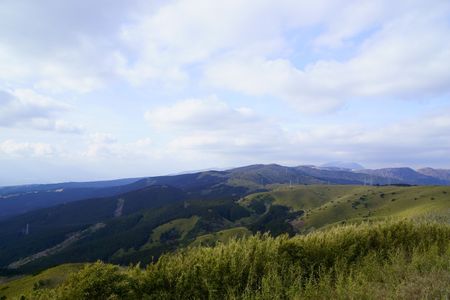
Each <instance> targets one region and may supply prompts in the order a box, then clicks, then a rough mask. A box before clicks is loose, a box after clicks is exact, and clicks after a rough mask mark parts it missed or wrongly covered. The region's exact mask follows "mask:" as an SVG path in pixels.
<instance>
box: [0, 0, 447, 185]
mask: <svg viewBox="0 0 450 300" xmlns="http://www.w3.org/2000/svg"><path fill="white" fill-rule="evenodd" d="M329 161H345V162H358V163H360V164H362V165H363V166H365V167H367V168H381V167H401V166H410V167H413V168H420V167H428V166H429V167H435V168H450V2H449V1H448V0H443V1H440V0H427V1H426V0H421V1H415V0H408V1H402V0H399V1H376V0H375V1H374V0H368V1H365V0H358V1H352V0H315V1H306V0H305V1H302V0H227V1H209V0H186V1H140V0H129V1H109V0H97V1H91V0H65V1H59V0H40V1H35V0H21V1H17V0H2V1H0V185H12V184H28V183H46V182H61V181H87V180H100V179H113V178H124V177H140V176H151V175H162V174H174V173H178V172H182V171H189V170H203V169H209V168H217V169H223V168H229V167H236V166H242V165H247V164H254V163H278V164H283V165H289V166H295V165H305V164H315V165H320V164H323V163H326V162H329Z"/></svg>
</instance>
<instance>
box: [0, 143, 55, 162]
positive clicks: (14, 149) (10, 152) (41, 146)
mask: <svg viewBox="0 0 450 300" xmlns="http://www.w3.org/2000/svg"><path fill="white" fill-rule="evenodd" d="M0 154H3V155H2V156H4V155H6V156H9V157H19V158H20V157H50V156H53V155H54V154H55V149H54V147H52V146H51V145H50V144H46V143H29V142H17V141H15V140H6V141H3V142H0Z"/></svg>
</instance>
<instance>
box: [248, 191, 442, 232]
mask: <svg viewBox="0 0 450 300" xmlns="http://www.w3.org/2000/svg"><path fill="white" fill-rule="evenodd" d="M261 202H264V203H265V204H266V205H267V204H269V205H280V206H284V207H287V208H289V209H290V210H291V211H297V212H298V211H301V212H303V214H302V215H301V216H300V217H298V218H297V219H296V220H294V221H292V222H291V224H292V225H293V226H294V228H295V229H296V231H298V232H305V231H309V230H311V229H314V228H320V227H323V226H327V225H330V224H334V223H338V222H347V221H358V220H369V219H380V218H390V217H393V218H395V217H400V218H405V217H406V218H418V217H420V216H425V215H430V214H431V215H433V214H434V215H444V216H450V187H448V186H349V185H344V186H333V185H329V186H314V185H311V186H293V187H280V188H277V189H275V190H273V191H270V192H265V193H258V194H254V195H250V196H248V197H246V199H244V200H243V201H241V204H242V205H244V206H246V207H251V206H255V205H256V203H261Z"/></svg>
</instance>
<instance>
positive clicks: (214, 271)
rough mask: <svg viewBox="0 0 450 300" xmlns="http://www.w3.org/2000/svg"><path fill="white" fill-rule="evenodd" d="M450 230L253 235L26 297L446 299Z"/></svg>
mask: <svg viewBox="0 0 450 300" xmlns="http://www.w3.org/2000/svg"><path fill="white" fill-rule="evenodd" d="M449 296H450V225H449V224H438V223H423V222H413V221H401V222H391V221H388V222H379V223H371V224H370V223H364V224H360V225H345V226H337V227H333V228H330V229H327V230H324V231H317V232H314V233H311V234H308V235H298V236H295V237H293V238H289V237H288V236H286V235H282V236H280V237H277V238H273V237H270V236H269V235H256V236H252V237H248V238H244V239H239V240H235V239H232V240H230V241H229V242H228V243H219V244H218V245H216V246H214V247H193V248H186V249H184V250H181V251H178V252H176V253H173V254H168V255H165V256H163V257H161V258H160V259H159V260H158V261H157V262H155V263H152V264H150V265H149V266H147V268H146V269H145V270H144V269H141V268H138V267H131V268H127V269H123V268H119V267H117V266H113V265H107V264H103V263H100V262H99V263H95V264H91V265H88V266H86V267H85V268H84V269H83V270H82V271H80V272H78V273H75V274H73V275H72V276H71V277H70V278H69V279H68V280H66V281H65V282H64V283H63V284H62V285H60V286H59V287H57V288H56V289H51V290H45V289H41V290H38V291H35V292H33V293H32V294H28V298H29V299H408V300H409V299H446V298H448V297H449Z"/></svg>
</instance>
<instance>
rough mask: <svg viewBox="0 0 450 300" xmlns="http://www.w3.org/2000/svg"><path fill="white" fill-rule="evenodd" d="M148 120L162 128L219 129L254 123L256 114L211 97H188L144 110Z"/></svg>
mask: <svg viewBox="0 0 450 300" xmlns="http://www.w3.org/2000/svg"><path fill="white" fill-rule="evenodd" d="M145 118H146V119H147V121H148V122H149V123H150V124H152V125H153V126H155V127H156V128H162V129H164V128H165V129H170V128H175V129H185V130H190V129H192V128H194V129H200V130H201V129H203V128H207V129H208V130H211V129H219V128H230V127H235V126H241V125H242V124H244V123H250V122H254V121H256V119H257V116H256V115H255V113H254V112H253V111H252V110H251V109H249V108H246V107H239V108H232V107H230V106H229V105H228V104H227V103H225V102H223V101H220V100H219V99H218V98H217V97H215V96H211V97H209V98H206V99H186V100H183V101H179V102H177V103H175V104H174V105H172V106H162V107H157V108H155V109H153V110H149V111H147V112H146V113H145Z"/></svg>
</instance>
